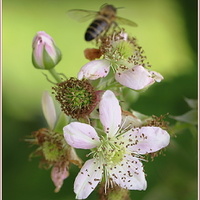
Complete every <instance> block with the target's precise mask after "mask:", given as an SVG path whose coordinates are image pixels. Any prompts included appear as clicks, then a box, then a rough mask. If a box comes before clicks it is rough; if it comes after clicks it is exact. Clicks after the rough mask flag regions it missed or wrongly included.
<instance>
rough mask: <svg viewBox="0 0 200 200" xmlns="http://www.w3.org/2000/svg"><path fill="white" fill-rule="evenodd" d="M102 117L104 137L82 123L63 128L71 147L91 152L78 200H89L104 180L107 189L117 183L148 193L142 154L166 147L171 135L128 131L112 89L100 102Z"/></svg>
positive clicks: (76, 186)
mask: <svg viewBox="0 0 200 200" xmlns="http://www.w3.org/2000/svg"><path fill="white" fill-rule="evenodd" d="M99 118H100V121H101V123H102V125H103V133H102V134H98V132H97V131H96V130H95V129H94V128H93V127H92V126H91V125H89V124H84V123H80V122H71V123H70V124H68V125H67V126H65V127H64V128H63V130H64V137H65V140H66V141H67V143H68V144H69V145H71V146H72V147H74V148H81V149H91V153H90V155H91V156H92V158H91V159H89V160H87V161H86V162H85V164H84V165H83V167H82V168H81V170H80V172H79V174H78V176H77V177H76V180H75V183H74V191H75V193H76V198H77V199H85V198H87V197H88V196H89V195H90V193H91V192H92V191H93V190H94V189H95V188H96V186H97V185H98V183H99V182H101V181H103V182H105V190H106V188H110V187H113V186H114V185H115V184H117V185H118V186H120V187H122V188H124V189H128V190H145V189H146V187H147V183H146V179H145V174H144V171H143V165H142V163H141V160H143V156H142V155H146V154H148V153H153V152H156V151H159V150H160V149H162V148H164V147H166V146H167V145H168V144H169V140H170V136H169V134H168V133H167V131H165V130H163V129H162V128H160V127H154V126H144V127H138V128H129V127H125V128H124V127H123V124H122V112H121V107H120V105H119V101H118V100H117V98H116V97H115V95H114V93H113V92H112V91H110V90H107V91H106V92H104V94H103V95H102V98H101V100H100V103H99ZM97 130H98V129H97ZM98 131H99V130H98Z"/></svg>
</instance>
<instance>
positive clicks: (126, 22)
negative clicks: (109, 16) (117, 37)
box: [116, 17, 138, 27]
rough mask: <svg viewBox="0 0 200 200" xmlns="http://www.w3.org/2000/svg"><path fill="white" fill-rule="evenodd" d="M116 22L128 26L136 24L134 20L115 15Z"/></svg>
mask: <svg viewBox="0 0 200 200" xmlns="http://www.w3.org/2000/svg"><path fill="white" fill-rule="evenodd" d="M116 22H117V23H119V24H124V25H129V26H134V27H136V26H138V25H137V24H136V23H135V22H133V21H131V20H128V19H125V18H123V17H116Z"/></svg>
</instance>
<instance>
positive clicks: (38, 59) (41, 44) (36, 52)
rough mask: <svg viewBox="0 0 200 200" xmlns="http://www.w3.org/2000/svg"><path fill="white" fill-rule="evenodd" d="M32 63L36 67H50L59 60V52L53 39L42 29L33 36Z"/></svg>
mask: <svg viewBox="0 0 200 200" xmlns="http://www.w3.org/2000/svg"><path fill="white" fill-rule="evenodd" d="M32 48H33V52H32V63H33V65H34V67H35V68H38V69H47V70H48V69H51V68H53V67H55V66H56V65H57V64H58V62H59V61H60V60H61V52H60V50H59V49H58V47H57V46H56V45H55V42H54V40H53V39H52V37H51V36H50V35H48V34H47V33H45V32H44V31H40V32H38V33H37V35H36V36H35V37H34V38H33V43H32Z"/></svg>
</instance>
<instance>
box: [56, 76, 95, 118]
mask: <svg viewBox="0 0 200 200" xmlns="http://www.w3.org/2000/svg"><path fill="white" fill-rule="evenodd" d="M53 90H54V91H55V97H56V99H57V100H58V101H59V102H60V104H61V109H62V111H63V112H64V113H65V114H66V115H69V116H71V117H72V118H77V119H79V118H85V117H87V116H88V115H89V114H90V113H91V112H92V111H93V110H94V108H95V106H96V105H97V103H98V95H97V94H98V93H97V92H96V91H95V90H94V88H93V86H92V85H91V84H90V82H89V81H88V80H84V79H83V80H78V79H76V78H70V79H68V80H66V81H64V82H62V83H58V84H57V85H56V86H55V87H53Z"/></svg>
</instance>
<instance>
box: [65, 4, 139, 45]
mask: <svg viewBox="0 0 200 200" xmlns="http://www.w3.org/2000/svg"><path fill="white" fill-rule="evenodd" d="M116 14H117V8H115V7H114V6H113V5H108V4H104V5H102V6H101V7H100V10H99V11H98V12H96V11H91V10H82V9H73V10H69V11H68V15H69V16H70V17H71V18H73V19H76V20H77V21H79V22H83V21H87V20H89V19H91V18H95V19H94V20H93V22H92V23H91V24H90V25H89V27H88V28H87V30H86V32H85V40H86V41H91V40H93V39H96V38H97V37H98V36H100V35H101V34H102V33H103V32H104V33H106V32H107V31H108V30H109V29H110V27H111V26H112V25H114V27H116V26H117V24H118V23H119V24H124V25H129V26H133V27H136V26H137V24H136V23H135V22H133V21H131V20H128V19H125V18H122V17H118V16H116Z"/></svg>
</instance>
